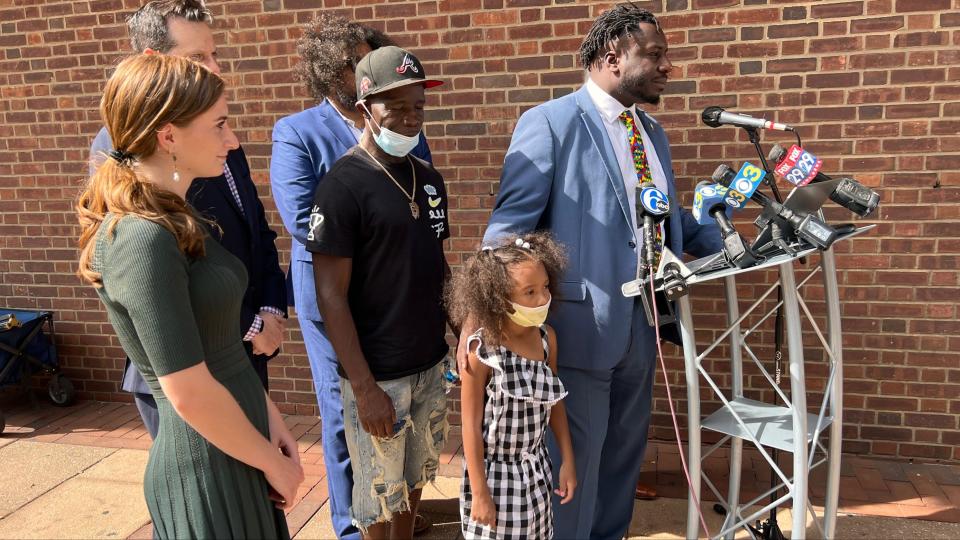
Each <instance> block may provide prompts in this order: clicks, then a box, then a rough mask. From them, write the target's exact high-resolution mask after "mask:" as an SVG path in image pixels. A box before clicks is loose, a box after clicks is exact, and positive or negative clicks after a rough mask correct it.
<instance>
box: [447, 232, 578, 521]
mask: <svg viewBox="0 0 960 540" xmlns="http://www.w3.org/2000/svg"><path fill="white" fill-rule="evenodd" d="M563 266H564V255H563V250H562V248H561V247H560V246H559V245H558V244H557V243H556V242H554V241H553V240H552V239H551V238H550V237H549V235H547V234H546V233H534V234H530V235H527V236H524V237H512V238H507V239H506V240H505V241H504V242H503V243H502V244H500V245H499V246H498V247H495V248H484V250H482V251H480V252H479V253H478V254H477V255H476V256H475V257H473V258H472V259H471V260H470V261H468V262H467V263H466V264H465V265H464V266H463V267H462V268H461V269H460V271H459V272H458V273H457V275H455V276H454V278H453V281H452V283H451V287H450V289H449V291H448V295H447V298H448V304H449V307H450V313H451V315H452V316H453V318H454V320H455V321H458V322H459V323H462V324H466V325H468V326H470V327H472V328H479V329H478V330H477V331H476V332H475V333H474V334H473V335H471V336H470V338H469V340H468V342H467V348H468V350H469V351H470V354H469V360H468V363H467V365H466V366H465V368H466V369H464V370H463V373H461V376H462V388H461V409H462V422H463V449H464V458H465V459H464V476H463V483H462V487H461V491H460V516H461V526H462V530H463V536H464V538H465V539H466V540H471V539H474V538H523V539H527V538H531V539H548V538H552V537H553V514H552V511H551V485H552V484H553V480H552V478H553V472H552V468H551V463H550V458H549V456H548V455H547V446H546V430H547V426H548V425H549V427H550V429H551V430H553V435H554V437H555V438H556V441H557V445H558V447H559V448H560V454H561V458H562V462H561V463H560V470H559V474H558V482H557V483H558V487H557V489H553V490H552V491H553V492H554V493H555V494H556V495H557V496H559V497H561V498H562V499H561V501H560V503H561V504H565V503H567V502H569V501H570V500H571V499H572V498H573V492H574V489H575V488H576V484H577V480H576V476H577V475H576V470H575V468H574V460H573V445H572V443H571V442H570V431H569V428H568V426H567V415H566V411H565V410H564V407H563V402H562V401H561V400H562V399H563V397H564V396H565V395H566V391H565V390H564V388H563V383H561V382H560V379H559V378H558V377H557V375H556V373H557V337H556V335H555V334H554V331H553V329H552V328H550V327H549V326H547V325H546V324H544V321H545V320H546V317H547V311H548V310H549V308H550V300H551V298H552V297H553V293H554V292H555V287H556V284H557V280H558V279H559V277H560V273H561V271H562V269H563Z"/></svg>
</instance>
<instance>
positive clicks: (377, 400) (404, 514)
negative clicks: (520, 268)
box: [305, 46, 450, 538]
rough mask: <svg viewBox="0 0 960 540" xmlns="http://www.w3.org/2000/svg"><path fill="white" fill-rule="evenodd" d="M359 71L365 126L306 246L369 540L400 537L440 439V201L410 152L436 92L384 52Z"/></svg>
mask: <svg viewBox="0 0 960 540" xmlns="http://www.w3.org/2000/svg"><path fill="white" fill-rule="evenodd" d="M355 72H356V81H357V99H358V100H359V101H358V102H357V108H358V110H359V111H360V112H361V114H363V116H364V120H365V122H366V124H367V125H366V129H365V130H364V132H363V136H362V138H361V139H360V143H359V144H358V145H357V146H355V147H353V148H352V149H350V150H349V151H347V153H346V154H345V155H344V156H343V157H341V158H340V159H339V160H338V161H337V162H336V163H335V164H334V165H333V167H332V168H331V169H330V171H329V172H328V173H327V174H326V175H325V176H324V177H323V180H322V181H321V182H320V183H319V186H318V188H317V191H316V194H315V196H314V207H313V211H312V212H311V215H310V223H309V233H308V235H307V243H306V244H305V246H306V248H307V250H309V251H310V252H312V253H313V270H314V279H315V285H316V289H317V303H318V306H319V308H320V313H321V315H322V316H323V320H324V321H325V322H326V325H327V331H328V334H329V337H330V342H331V343H332V344H333V348H334V350H335V351H336V354H337V358H338V360H339V363H340V369H339V371H340V375H341V381H340V387H341V393H342V398H343V416H344V431H345V434H346V438H347V449H348V451H349V453H350V460H351V463H352V464H353V474H354V484H353V486H354V487H353V502H352V506H351V508H350V512H351V517H352V518H353V520H354V522H355V523H356V524H357V526H358V527H359V528H360V530H361V532H363V533H364V535H365V536H367V537H369V536H373V537H377V538H386V537H393V538H409V537H411V536H412V534H413V516H414V515H415V514H416V511H417V504H418V503H419V500H420V491H421V488H422V487H423V484H424V483H426V482H429V481H432V480H433V478H434V477H435V476H436V471H437V467H438V456H439V452H440V449H441V447H442V446H443V442H444V438H445V436H446V431H447V420H446V415H447V410H446V393H445V391H444V384H443V382H444V381H443V367H444V364H443V362H442V360H443V359H444V358H445V356H446V354H447V352H448V347H447V344H446V341H445V339H444V335H445V333H446V320H447V317H446V314H445V312H444V309H443V300H442V297H443V287H444V282H445V281H446V278H447V276H448V275H449V268H448V267H447V262H446V259H445V257H444V254H443V241H444V240H445V239H447V238H448V237H449V236H450V232H449V224H448V221H447V192H446V188H445V187H444V183H443V178H442V177H441V176H440V174H439V173H438V172H437V171H436V170H434V168H433V167H432V166H431V165H430V164H429V163H428V162H426V161H423V160H420V159H418V158H415V157H413V156H411V155H410V151H411V150H412V149H413V148H414V147H415V146H416V145H417V143H418V142H419V141H420V131H421V128H422V127H423V107H424V103H425V97H424V94H425V89H426V88H430V87H433V86H437V85H439V84H440V81H435V80H430V79H427V78H426V77H425V75H424V70H423V66H422V65H421V64H420V62H419V60H417V58H416V57H415V56H413V55H412V54H410V53H409V52H407V51H404V50H403V49H400V48H398V47H392V46H390V47H381V48H379V49H377V50H375V51H373V52H371V53H369V54H367V55H366V56H365V57H364V58H363V59H362V60H361V61H360V63H359V64H358V65H357V68H356V70H355Z"/></svg>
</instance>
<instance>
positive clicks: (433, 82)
mask: <svg viewBox="0 0 960 540" xmlns="http://www.w3.org/2000/svg"><path fill="white" fill-rule="evenodd" d="M411 84H422V85H423V87H424V88H434V87H437V86H440V85H441V84H443V81H438V80H437V79H404V80H402V81H396V82H392V83H390V84H388V85H386V86H384V87H383V88H378V89H377V90H375V91H373V92H368V93H367V94H365V95H364V96H363V97H364V98H368V97H370V96H375V95H377V94H382V93H384V92H389V91H390V90H393V89H394V88H400V87H402V86H410V85H411Z"/></svg>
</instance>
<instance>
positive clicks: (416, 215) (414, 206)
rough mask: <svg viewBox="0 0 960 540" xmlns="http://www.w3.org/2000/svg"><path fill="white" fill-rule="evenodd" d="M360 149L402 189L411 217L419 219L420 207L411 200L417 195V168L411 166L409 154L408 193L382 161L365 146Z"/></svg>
mask: <svg viewBox="0 0 960 540" xmlns="http://www.w3.org/2000/svg"><path fill="white" fill-rule="evenodd" d="M357 146H359V145H357ZM360 149H361V150H363V151H364V152H366V153H367V155H368V156H370V159H372V160H373V162H374V163H376V164H377V165H379V166H380V168H381V169H383V172H385V173H387V176H388V177H390V180H393V183H394V185H396V186H397V188H399V189H400V191H402V192H403V194H404V195H406V196H407V198H408V199H410V214H411V215H412V216H413V219H420V207H419V206H418V205H417V202H416V201H415V200H413V199H414V197H416V195H417V170H416V169H415V168H414V167H413V160H412V159H410V156H409V155H408V156H407V161H408V162H409V163H410V172H411V173H412V174H413V191H411V192H410V193H407V190H405V189H403V186H401V185H400V182H397V179H396V178H394V177H393V175H392V174H390V171H388V170H387V168H386V167H384V166H383V164H382V163H380V162H379V161H377V158H375V157H373V154H371V153H370V152H369V151H368V150H367V149H366V148H364V147H362V146H360Z"/></svg>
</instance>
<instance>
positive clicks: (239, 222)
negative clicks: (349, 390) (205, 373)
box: [90, 0, 287, 438]
mask: <svg viewBox="0 0 960 540" xmlns="http://www.w3.org/2000/svg"><path fill="white" fill-rule="evenodd" d="M212 25H213V16H212V15H211V14H210V11H209V10H208V9H207V7H206V5H205V4H204V2H203V1H202V0H153V1H150V2H147V3H146V4H144V5H143V6H142V7H141V8H140V9H138V10H137V11H136V12H135V13H134V14H133V15H131V16H130V18H129V19H128V20H127V26H128V29H129V32H130V42H131V46H132V48H133V51H135V52H153V53H157V54H170V55H174V56H183V57H186V58H189V59H191V60H194V61H196V62H198V63H200V64H203V65H204V66H206V67H207V68H208V69H209V70H210V71H213V72H214V73H220V65H219V64H218V62H217V48H216V45H215V44H214V41H213V30H212V29H211V26H212ZM112 148H113V143H112V141H110V136H109V134H108V133H107V130H106V128H102V129H101V130H100V132H99V133H98V134H97V136H96V138H95V139H94V141H93V145H92V146H91V148H90V172H91V174H92V173H93V171H94V170H95V168H96V167H97V166H99V164H100V163H102V162H103V160H104V159H105V158H106V155H107V153H108V152H109V151H110V150H112ZM174 159H176V156H174ZM187 202H189V203H190V204H191V205H192V206H193V207H194V208H195V209H196V210H197V211H199V212H200V213H201V214H203V215H205V216H206V217H207V218H210V219H212V220H214V221H215V222H216V223H217V225H218V226H219V229H217V228H213V229H212V230H211V231H210V233H211V235H212V236H213V237H214V238H215V239H217V240H218V241H219V242H220V244H221V245H223V246H224V247H225V248H226V249H227V250H228V251H229V252H230V253H232V254H233V255H234V256H236V257H237V258H238V259H240V260H241V261H242V262H243V264H244V266H245V267H246V270H247V275H248V276H249V281H248V283H247V290H246V291H245V293H244V297H243V303H242V307H241V312H240V322H239V324H240V333H241V335H242V336H243V344H244V347H245V348H246V350H247V355H248V356H249V357H250V361H251V362H252V363H253V367H254V370H255V371H256V372H257V375H259V377H260V380H261V381H262V382H263V386H264V388H266V387H267V360H269V359H270V358H272V357H273V356H275V355H276V353H277V352H278V351H279V348H280V343H281V341H282V336H283V327H284V320H285V317H286V306H287V295H286V285H285V282H284V274H283V270H281V269H280V263H279V257H278V255H277V248H276V246H275V245H274V240H275V239H276V237H277V235H276V233H275V232H273V231H272V230H271V229H270V226H269V225H268V224H267V220H266V216H265V215H264V210H263V204H262V203H261V202H260V199H259V197H258V196H257V188H256V186H254V184H253V180H252V179H251V177H250V167H249V165H248V164H247V158H246V155H245V154H244V152H243V148H237V149H236V150H233V151H231V152H230V153H229V154H228V155H227V163H226V165H224V168H223V174H222V175H221V176H218V177H216V178H198V179H197V180H196V181H195V182H194V183H193V184H192V185H191V186H190V189H189V190H188V191H187ZM122 388H123V390H125V391H128V392H132V393H133V395H134V401H135V402H136V404H137V408H138V409H139V410H140V416H141V417H142V418H143V423H144V425H146V427H147V430H148V431H149V432H150V435H151V437H154V438H156V436H157V429H158V421H159V419H158V414H157V404H156V401H154V399H153V395H152V394H151V393H150V389H149V387H148V386H147V384H146V382H145V381H144V380H143V377H142V376H141V375H140V373H139V372H138V371H137V369H136V368H135V367H134V366H133V365H132V364H131V363H130V361H129V359H128V360H127V364H126V367H125V368H124V374H123V384H122Z"/></svg>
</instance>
